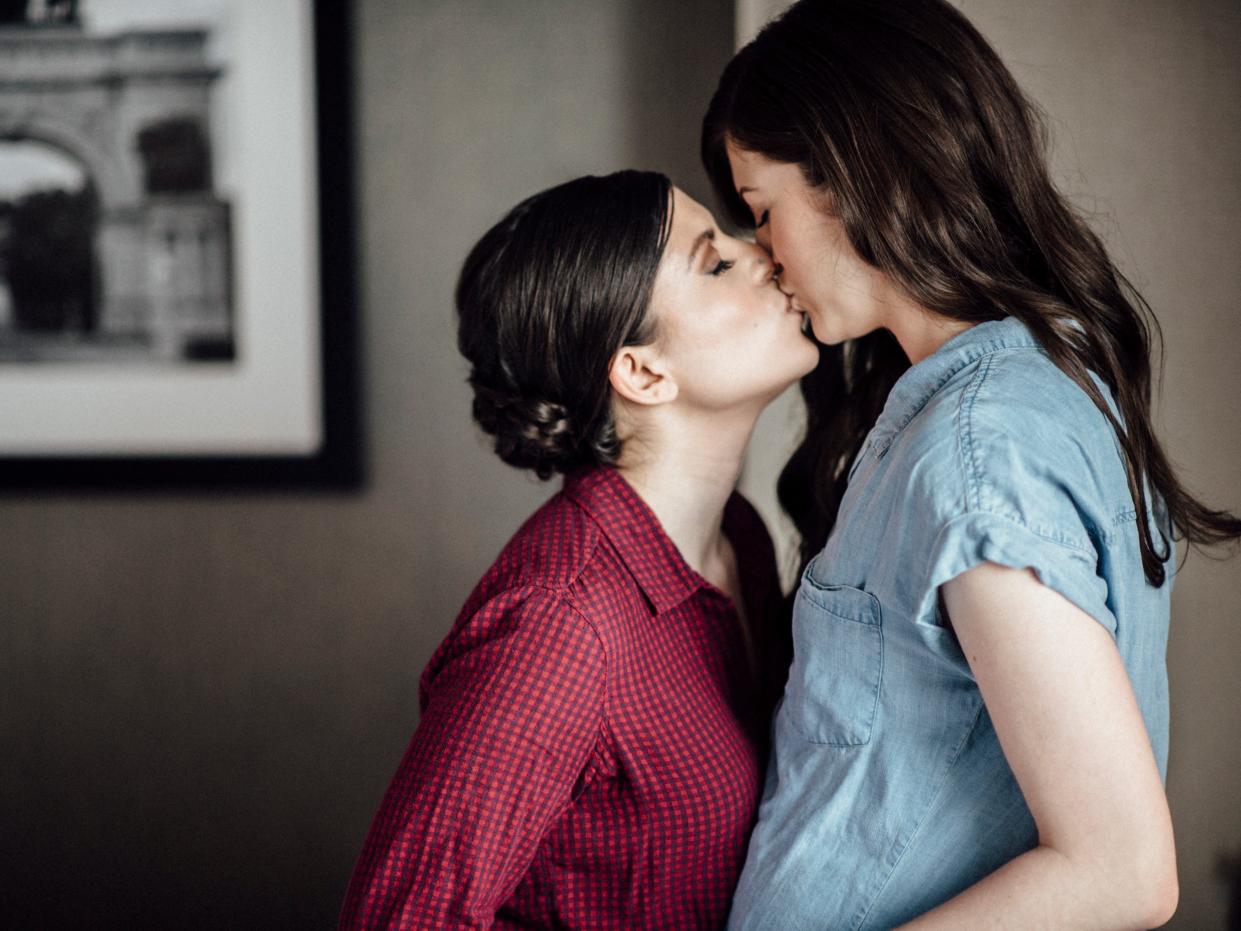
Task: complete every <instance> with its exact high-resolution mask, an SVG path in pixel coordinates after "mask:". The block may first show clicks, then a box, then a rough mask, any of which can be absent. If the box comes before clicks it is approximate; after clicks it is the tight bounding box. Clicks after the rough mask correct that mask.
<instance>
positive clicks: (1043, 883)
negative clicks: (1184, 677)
mask: <svg viewBox="0 0 1241 931" xmlns="http://www.w3.org/2000/svg"><path fill="white" fill-rule="evenodd" d="M943 594H944V600H945V602H946V604H947V607H948V613H949V616H950V617H951V618H952V625H953V629H954V630H955V632H956V634H957V637H958V639H959V640H960V643H961V648H962V649H963V650H964V652H965V655H966V657H967V659H968V660H969V664H970V668H971V669H972V670H973V672H974V676H975V679H976V680H977V682H978V686H979V689H980V690H981V692H982V697H983V701H984V702H985V704H986V707H987V711H988V713H989V714H990V715H991V719H992V721H993V723H994V725H995V730H996V733H997V735H998V736H999V739H1000V745H1001V746H1002V747H1003V750H1004V755H1005V757H1006V758H1007V760H1008V763H1009V765H1010V766H1011V767H1012V770H1013V773H1014V775H1015V776H1016V777H1017V782H1018V784H1019V785H1020V786H1021V791H1022V793H1023V794H1024V796H1025V800H1026V803H1027V804H1028V805H1029V807H1030V811H1031V813H1032V814H1033V816H1034V821H1035V823H1036V825H1037V826H1038V833H1039V843H1038V846H1037V847H1035V848H1034V849H1033V850H1030V851H1029V852H1027V853H1025V854H1022V855H1021V856H1019V857H1017V858H1016V859H1014V860H1012V861H1011V862H1009V863H1007V864H1005V865H1004V866H1003V867H1001V868H1000V869H998V870H996V871H995V872H994V873H992V874H991V875H990V876H988V877H986V878H985V879H983V880H982V881H981V882H979V883H977V884H975V885H974V886H972V887H970V888H969V889H967V890H965V891H964V892H962V893H961V894H960V895H958V896H956V897H955V898H953V899H951V900H949V901H948V902H946V903H944V904H943V905H941V906H939V907H938V908H936V909H934V910H933V911H931V912H929V913H927V914H926V915H923V916H922V917H920V918H918V919H917V920H915V921H913V922H911V923H909V924H908V925H906V926H905V927H907V928H910V929H918V931H931V929H936V928H945V929H946V928H953V929H959V928H966V927H968V928H1036V927H1038V928H1044V927H1047V928H1081V929H1086V928H1099V929H1103V928H1150V927H1155V926H1158V925H1161V924H1163V923H1165V922H1166V921H1168V920H1169V919H1170V918H1171V917H1172V913H1173V911H1174V910H1175V908H1176V899H1177V880H1176V853H1175V848H1174V846H1173V840H1172V822H1171V818H1170V816H1169V813H1168V804H1167V799H1166V797H1165V795H1164V790H1163V785H1162V783H1161V781H1160V778H1159V771H1158V768H1157V766H1156V764H1155V759H1154V755H1153V754H1152V752H1151V748H1150V741H1149V739H1148V737H1147V734H1146V730H1145V727H1144V726H1143V722H1142V715H1141V712H1140V711H1139V710H1138V706H1137V702H1136V699H1135V698H1134V695H1133V690H1132V688H1131V686H1130V683H1129V679H1128V676H1127V675H1126V673H1125V668H1124V665H1123V664H1122V662H1121V659H1120V654H1119V652H1118V651H1117V649H1116V645H1115V643H1114V642H1113V641H1112V638H1111V636H1110V635H1109V634H1108V632H1107V631H1106V630H1105V629H1104V628H1103V627H1102V626H1100V625H1099V624H1098V623H1096V622H1095V621H1094V620H1093V619H1092V618H1091V617H1090V616H1089V615H1087V614H1086V613H1085V612H1083V611H1082V610H1081V609H1080V608H1078V607H1076V606H1075V605H1073V604H1072V603H1071V602H1069V601H1068V600H1067V599H1065V598H1063V597H1062V596H1061V595H1059V594H1057V593H1056V592H1054V591H1052V590H1051V589H1049V588H1047V587H1045V586H1044V585H1042V584H1041V583H1040V582H1039V581H1038V579H1037V577H1036V576H1035V575H1034V574H1033V573H1032V572H1030V571H1029V570H1025V569H1010V568H1006V567H1002V566H998V565H996V564H994V563H984V564H982V565H980V566H977V567H975V568H973V569H970V570H968V571H966V572H964V573H962V574H961V575H959V576H957V577H956V578H954V579H953V580H951V581H950V582H948V583H947V584H945V585H944V586H943Z"/></svg>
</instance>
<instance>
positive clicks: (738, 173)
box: [725, 139, 801, 191]
mask: <svg viewBox="0 0 1241 931" xmlns="http://www.w3.org/2000/svg"><path fill="white" fill-rule="evenodd" d="M725 148H726V149H727V151H728V163H729V165H730V166H731V167H732V172H733V187H735V188H736V189H737V190H738V191H740V190H741V189H742V188H747V187H748V188H754V189H756V190H758V189H764V188H775V187H781V186H784V185H788V184H789V183H791V182H794V181H796V180H798V179H800V178H801V169H800V168H799V167H798V166H797V165H793V164H789V163H788V162H776V161H772V160H771V159H769V158H768V157H767V156H766V155H763V154H762V153H761V152H752V151H750V150H749V149H742V148H739V147H738V146H737V145H736V144H735V143H734V142H733V141H732V140H731V139H729V140H728V141H727V142H726V143H725Z"/></svg>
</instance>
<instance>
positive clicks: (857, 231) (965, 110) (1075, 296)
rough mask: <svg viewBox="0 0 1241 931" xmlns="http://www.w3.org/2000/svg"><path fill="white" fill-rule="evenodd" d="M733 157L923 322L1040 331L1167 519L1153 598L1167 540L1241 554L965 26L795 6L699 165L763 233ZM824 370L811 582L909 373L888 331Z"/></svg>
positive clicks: (1122, 305)
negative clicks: (790, 194)
mask: <svg viewBox="0 0 1241 931" xmlns="http://www.w3.org/2000/svg"><path fill="white" fill-rule="evenodd" d="M730 141H731V142H732V143H733V145H735V146H737V147H739V148H741V149H744V150H748V151H752V152H756V153H759V154H761V155H763V156H765V157H767V158H769V159H772V160H774V161H778V162H785V163H790V164H796V165H799V166H800V167H801V169H802V171H803V173H804V175H805V177H806V180H807V182H808V183H809V184H810V185H812V186H814V187H816V188H818V189H821V190H823V191H825V192H827V193H829V194H830V199H831V202H832V204H833V209H834V211H835V213H836V214H837V216H838V217H839V219H840V221H841V222H842V224H843V225H844V229H845V231H846V234H847V235H848V237H849V241H850V243H851V244H852V245H853V248H854V249H855V250H856V251H857V253H858V255H859V256H860V257H861V258H862V259H864V260H865V261H866V262H869V263H870V264H871V265H873V266H875V267H876V268H878V269H879V270H881V271H882V272H884V273H885V274H887V275H888V276H889V277H890V278H892V280H893V281H895V282H896V283H897V284H899V285H900V286H901V287H903V288H904V289H905V291H906V292H907V293H908V294H909V295H910V296H911V297H912V298H913V299H914V300H915V301H917V302H918V303H919V304H921V305H922V306H923V307H925V308H927V309H928V310H930V311H932V312H934V313H937V314H941V315H943V316H944V317H950V318H952V319H954V320H962V321H968V322H970V323H980V322H982V321H985V320H993V319H999V318H1002V317H1004V316H1008V315H1011V316H1014V317H1017V318H1018V319H1019V320H1021V321H1022V322H1023V323H1025V324H1026V326H1027V327H1029V329H1030V331H1031V332H1032V333H1033V335H1034V336H1035V338H1036V339H1037V340H1038V341H1039V343H1040V344H1041V345H1042V346H1043V348H1044V350H1045V351H1046V352H1047V354H1048V355H1049V356H1050V358H1051V359H1052V360H1053V361H1054V362H1055V364H1056V365H1057V366H1059V367H1060V369H1061V370H1063V371H1064V372H1065V373H1066V374H1067V375H1068V376H1069V377H1070V378H1072V379H1073V380H1074V381H1075V382H1076V383H1077V384H1078V385H1079V386H1080V387H1081V389H1082V390H1083V391H1085V392H1086V394H1087V395H1089V397H1090V398H1091V399H1092V400H1093V401H1094V403H1095V404H1096V405H1097V406H1098V408H1099V410H1100V411H1102V413H1103V415H1104V416H1105V417H1106V418H1107V419H1108V421H1109V422H1110V423H1111V425H1112V427H1113V428H1114V429H1115V431H1116V435H1117V437H1118V439H1119V441H1120V445H1121V448H1122V449H1123V452H1124V460H1125V467H1126V471H1127V473H1128V478H1129V490H1130V492H1131V494H1132V495H1133V500H1134V502H1135V505H1136V506H1137V509H1138V513H1139V514H1144V513H1147V511H1148V508H1150V509H1151V510H1153V512H1154V513H1155V515H1156V520H1155V521H1154V522H1151V521H1146V520H1139V521H1138V522H1137V527H1138V533H1139V535H1140V542H1141V547H1142V565H1143V568H1144V570H1145V573H1146V578H1147V579H1148V580H1149V581H1150V583H1151V584H1152V585H1156V586H1159V585H1162V584H1163V582H1164V578H1165V562H1166V561H1167V559H1168V557H1169V556H1170V555H1171V546H1172V542H1171V541H1172V539H1174V538H1181V537H1183V538H1185V539H1187V540H1188V541H1189V542H1191V543H1194V544H1207V545H1209V544H1217V543H1224V542H1227V541H1231V540H1236V539H1237V538H1238V537H1239V536H1241V520H1238V519H1237V518H1236V517H1235V516H1234V515H1232V514H1230V513H1228V512H1226V511H1219V510H1213V509H1211V508H1209V507H1207V506H1206V505H1204V504H1203V503H1202V502H1201V501H1199V500H1197V499H1196V498H1195V497H1194V496H1193V495H1191V494H1190V493H1189V492H1188V491H1187V490H1186V489H1185V488H1184V487H1183V486H1182V485H1181V484H1180V482H1179V481H1178V480H1177V477H1176V475H1175V474H1174V472H1173V470H1172V467H1171V465H1170V464H1169V462H1168V458H1167V455H1166V454H1165V453H1164V450H1163V448H1162V447H1161V446H1160V443H1159V440H1158V439H1157V438H1156V436H1155V432H1154V429H1153V428H1152V425H1151V390H1152V366H1151V353H1152V343H1153V342H1154V343H1157V344H1160V346H1161V342H1162V337H1161V334H1160V332H1159V325H1158V323H1157V321H1156V320H1155V318H1154V315H1153V314H1152V313H1151V310H1150V307H1149V306H1148V305H1147V303H1146V301H1145V300H1143V298H1142V296H1141V295H1140V294H1139V293H1138V292H1137V290H1136V289H1135V288H1134V287H1133V286H1132V285H1131V284H1130V282H1129V281H1128V279H1126V278H1125V276H1124V275H1123V274H1122V273H1121V272H1120V271H1119V270H1118V269H1117V268H1116V266H1115V265H1114V264H1113V263H1112V261H1111V259H1110V258H1109V257H1108V254H1107V250H1106V249H1105V248H1104V246H1103V243H1102V242H1101V241H1100V239H1099V237H1098V236H1096V235H1095V233H1094V232H1092V231H1091V229H1090V228H1089V226H1088V225H1087V224H1086V222H1085V221H1084V220H1083V219H1082V218H1081V217H1080V216H1079V215H1078V214H1077V213H1076V212H1075V211H1074V209H1073V208H1072V207H1071V206H1070V204H1069V203H1068V201H1067V199H1066V198H1065V197H1064V196H1063V195H1062V194H1061V193H1060V192H1059V191H1058V190H1057V189H1056V186H1055V185H1054V183H1053V182H1052V180H1051V177H1050V173H1049V171H1048V167H1047V134H1046V132H1045V129H1044V126H1043V123H1042V121H1041V119H1040V115H1039V113H1038V112H1037V111H1036V109H1035V108H1034V106H1033V105H1032V104H1031V103H1030V101H1029V100H1027V99H1026V97H1025V96H1024V95H1023V94H1022V92H1021V89H1020V88H1019V87H1018V86H1017V83H1016V82H1015V81H1014V80H1013V77H1012V75H1011V74H1009V72H1008V69H1007V68H1006V67H1005V66H1004V64H1003V63H1002V62H1001V61H1000V59H999V57H998V56H997V55H996V53H995V51H994V50H993V49H992V48H991V46H990V45H988V43H987V42H986V40H985V39H984V38H983V37H982V36H981V35H980V34H979V32H978V31H977V30H976V29H975V28H974V27H973V26H972V25H971V24H970V22H969V21H968V20H967V19H966V18H965V17H964V16H962V15H961V14H960V13H959V12H957V10H956V9H954V8H953V7H952V6H950V5H949V4H948V3H946V2H943V0H801V2H800V3H796V4H794V5H793V6H792V7H790V8H789V9H788V10H787V11H786V12H785V13H784V14H783V15H782V16H780V17H779V18H778V19H776V20H774V21H772V22H771V23H769V24H768V25H767V26H766V27H765V28H764V29H763V30H762V32H761V33H760V34H759V35H758V36H757V37H756V38H755V39H754V40H753V41H752V42H750V43H749V44H748V45H747V46H745V48H743V49H742V50H741V51H740V52H738V53H737V55H736V56H735V57H734V58H733V60H732V61H731V62H730V63H729V65H728V67H727V68H726V69H725V70H724V74H723V76H722V77H721V78H720V84H719V87H718V88H717V90H716V92H715V96H714V98H713V99H712V101H711V104H710V107H709V108H708V111H707V114H706V117H705V119H704V120H703V130H702V158H703V162H704V164H705V166H706V168H707V172H708V174H709V175H710V176H711V180H712V183H713V185H714V187H715V190H716V193H717V194H718V196H719V198H720V200H721V202H722V204H723V205H724V208H725V210H726V211H727V212H728V213H729V215H730V216H731V217H732V219H733V220H734V222H736V223H738V224H739V225H742V226H753V224H754V221H753V218H752V217H751V215H750V212H749V210H748V208H747V207H746V205H745V203H744V201H742V200H741V198H740V197H739V196H738V194H737V192H736V191H735V189H734V184H733V178H732V171H731V169H730V167H729V162H728V155H727V151H726V143H728V142H730ZM820 352H821V358H820V364H819V366H818V368H817V369H816V370H815V371H814V372H812V373H811V374H810V375H808V376H807V377H806V378H805V379H803V381H802V384H801V390H802V394H803V396H804V397H805V400H806V407H807V412H808V423H807V431H806V436H805V439H804V441H803V442H802V444H801V446H800V447H799V448H798V449H797V451H796V452H795V453H794V454H793V456H792V458H791V459H790V460H789V462H788V464H787V466H786V467H785V469H784V471H783V472H782V473H781V475H780V481H779V486H778V494H779V498H780V503H781V506H782V507H783V508H784V510H785V511H787V512H788V514H789V515H790V517H791V518H792V519H793V522H794V524H795V526H796V527H797V529H798V532H799V533H800V536H801V562H802V567H803V568H804V567H805V564H806V563H807V562H808V561H809V559H810V558H811V557H812V556H813V555H814V554H815V553H817V552H818V551H819V550H820V549H821V548H822V547H823V544H824V543H825V542H826V541H827V537H828V534H830V532H831V529H832V527H833V525H834V524H835V520H836V512H837V510H838V508H839V505H840V500H841V497H842V496H843V494H844V491H845V485H846V482H847V471H848V467H849V464H850V462H851V461H852V460H853V458H854V456H855V455H856V454H857V452H858V450H859V449H860V448H861V445H862V443H863V441H864V439H865V437H866V434H867V432H869V430H870V428H871V427H872V426H873V425H874V423H875V421H876V420H877V419H878V416H879V414H880V412H881V410H882V408H883V404H884V401H885V400H886V398H887V395H888V391H889V390H890V389H891V387H892V385H893V384H894V383H895V381H896V380H897V379H898V378H899V377H900V375H901V374H902V373H903V372H904V371H905V370H906V369H907V368H908V367H909V361H908V359H907V358H906V356H905V355H904V353H903V352H902V350H901V348H900V346H899V345H898V344H897V342H896V340H895V339H894V338H893V337H892V335H891V334H890V333H888V332H887V331H884V330H880V331H876V332H875V333H872V334H870V335H868V336H865V337H863V338H861V339H856V340H851V341H847V342H845V343H843V344H842V345H840V346H835V347H829V346H824V347H822V349H821V350H820ZM1160 358H1162V353H1161V354H1160ZM1091 373H1094V374H1095V375H1097V376H1098V378H1099V379H1101V380H1102V382H1103V383H1104V384H1106V385H1107V387H1108V389H1109V390H1110V391H1111V393H1112V395H1113V397H1114V399H1115V401H1116V405H1117V408H1118V411H1119V413H1118V414H1117V413H1113V411H1112V409H1111V407H1109V405H1108V404H1107V402H1106V400H1105V397H1104V393H1103V392H1102V391H1100V389H1099V387H1098V385H1097V384H1096V382H1095V381H1094V380H1093V379H1092V377H1091ZM1156 538H1158V539H1156Z"/></svg>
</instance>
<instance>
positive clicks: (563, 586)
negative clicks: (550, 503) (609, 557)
mask: <svg viewBox="0 0 1241 931" xmlns="http://www.w3.org/2000/svg"><path fill="white" fill-rule="evenodd" d="M565 500H567V501H568V502H569V503H570V504H572V505H573V507H575V508H577V510H578V511H580V512H581V514H582V516H584V517H585V518H586V521H587V525H588V526H589V528H590V539H589V541H588V546H587V547H586V549H585V550H584V551H583V553H582V557H581V560H580V561H579V563H578V565H577V571H576V572H575V573H574V574H573V575H572V576H570V577H569V578H568V579H566V580H565V581H564V582H560V583H558V584H556V585H549V584H548V583H546V582H542V581H539V580H537V579H536V578H534V577H532V576H527V575H525V574H523V572H521V571H520V570H519V571H518V572H517V575H516V579H515V582H516V584H517V585H525V586H530V587H532V588H541V589H543V590H544V591H549V592H563V594H566V595H567V594H568V593H569V589H571V588H572V587H573V586H574V585H576V584H577V581H578V579H580V578H581V577H582V574H583V573H584V572H585V571H586V567H587V566H589V565H590V562H591V560H592V559H594V558H595V553H596V552H598V550H599V538H600V537H601V536H603V530H602V529H601V528H600V527H599V524H598V522H597V521H596V520H595V518H594V516H593V515H592V514H591V513H590V512H589V511H588V510H586V509H585V508H584V507H582V506H581V505H580V504H578V503H577V502H576V501H574V500H573V499H572V498H569V497H567V496H566V499H565Z"/></svg>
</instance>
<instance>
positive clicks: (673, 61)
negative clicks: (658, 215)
mask: <svg viewBox="0 0 1241 931" xmlns="http://www.w3.org/2000/svg"><path fill="white" fill-rule="evenodd" d="M631 5H632V8H633V14H632V15H631V16H629V17H627V18H626V20H625V23H624V30H625V34H624V36H623V39H622V40H623V42H624V46H625V51H626V55H625V60H626V61H627V62H628V63H629V71H628V75H627V76H626V80H627V90H628V93H627V94H626V97H625V99H626V103H627V106H626V112H625V118H626V120H627V127H626V128H627V135H628V137H629V140H630V143H629V144H630V147H631V151H632V152H633V155H634V159H635V161H634V165H633V167H634V168H647V169H653V170H655V171H663V172H665V173H666V174H668V175H669V176H670V177H671V178H672V182H673V183H674V184H676V185H677V186H678V187H680V188H681V189H682V190H684V191H685V192H686V193H687V194H689V195H690V196H691V197H693V198H694V199H695V200H697V201H698V202H699V203H701V204H702V205H703V206H705V207H706V208H707V209H709V210H711V211H712V212H713V213H717V214H718V211H717V209H716V204H715V198H714V197H713V195H712V194H711V186H710V183H709V182H708V181H707V177H706V174H705V173H704V172H703V170H702V164H701V162H700V161H699V158H698V137H699V132H700V131H701V129H702V116H703V114H704V113H705V112H706V110H707V104H708V103H709V102H710V100H711V95H712V94H713V93H714V92H715V85H716V82H717V81H718V80H719V76H720V72H722V71H723V70H724V65H725V64H727V63H728V59H730V58H731V57H732V46H733V15H734V11H733V3H731V2H723V0H678V2H677V3H667V2H664V0H633V2H632V4H631ZM711 53H715V54H714V57H715V58H718V66H716V67H715V68H714V69H712V68H711V67H710V66H709V63H710V62H711V60H712V57H713V56H712V54H711ZM704 64H706V65H707V66H706V67H704ZM717 219H718V216H717Z"/></svg>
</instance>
